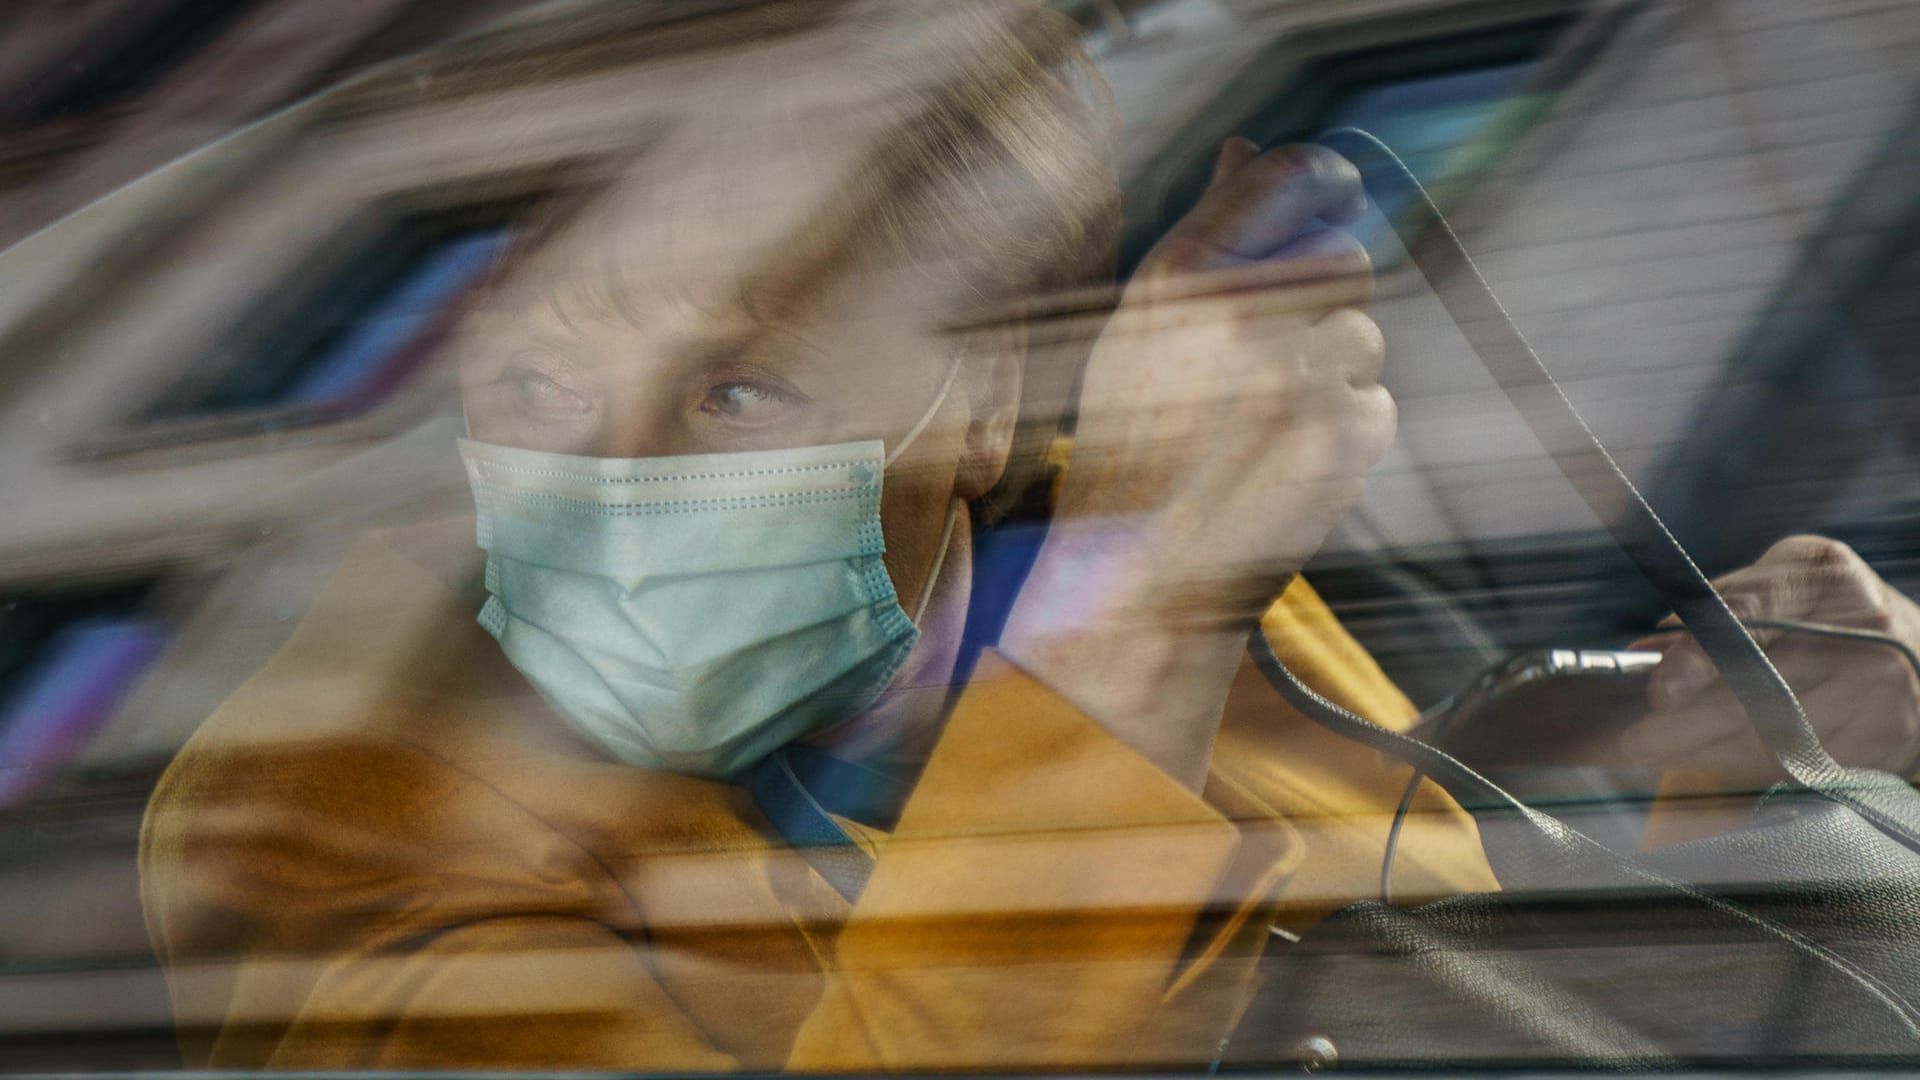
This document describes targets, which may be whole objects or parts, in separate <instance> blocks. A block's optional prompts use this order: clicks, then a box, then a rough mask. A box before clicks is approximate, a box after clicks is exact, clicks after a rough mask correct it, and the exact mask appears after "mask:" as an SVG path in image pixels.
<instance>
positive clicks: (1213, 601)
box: [1002, 140, 1396, 784]
mask: <svg viewBox="0 0 1920 1080" xmlns="http://www.w3.org/2000/svg"><path fill="white" fill-rule="evenodd" d="M1364 205H1365V204H1364V199H1363V196H1362V194H1361V188H1360V178H1359V174H1358V172H1357V171H1356V170H1355V169H1354V167H1353V166H1352V165H1351V164H1349V163H1348V162H1347V161H1346V160H1345V159H1343V158H1341V157H1339V156H1338V155H1336V154H1334V153H1332V152H1331V151H1328V150H1325V149H1323V148H1320V147H1312V146H1287V147H1281V148H1279V149H1276V150H1271V151H1268V152H1266V153H1264V154H1255V153H1254V152H1253V148H1252V145H1251V144H1250V143H1247V142H1246V141H1245V140H1233V141H1230V142H1229V143H1227V145H1226V146H1224V147H1223V148H1222V151H1221V155H1220V159H1219V162H1218V165H1217V167H1216V170H1215V175H1214V180H1213V183H1212V185H1211V186H1210V187H1209V188H1208V190H1207V192H1206V194H1205V195H1204V196H1203V197H1202V198H1201V200H1200V201H1199V203H1198V204H1197V205H1196V206H1195V207H1194V209H1193V211H1192V212H1191V213H1190V214H1188V215H1187V216H1186V217H1185V218H1184V219H1182V220H1181V221H1180V223H1179V224H1178V225H1176V226H1175V227H1174V228H1173V230H1171V231H1170V232H1169V234H1168V235H1167V236H1166V238H1165V239H1164V240H1163V241H1162V242H1161V243H1160V244H1159V245H1158V246H1157V247H1156V248H1155V249H1154V251H1153V252H1152V253H1151V254H1150V255H1149V256H1148V258H1147V260H1146V261H1145V262H1144V263H1143V264H1142V266H1141V268H1140V271H1139V273H1138V274H1137V275H1136V276H1135V278H1134V280H1133V281H1132V283H1131V284H1130V285H1129V286H1128V288H1127V290H1126V292H1125V293H1124V294H1123V296H1122V298H1121V303H1120V305H1119V308H1118V309H1117V310H1116V312H1115V313H1114V315H1113V318H1112V320H1111V322H1110V323H1109V325H1108V327H1107V328H1106V330H1105V331H1104V332H1103V333H1102V335H1101V337H1100V339H1099V341H1098V342H1097V343H1096V345H1095V347H1094V350H1093V352H1092V356H1091V358H1090V359H1089V361H1088V366H1087V370H1086V374H1085V379H1084V382H1083V388H1082V391H1081V396H1080V402H1079V410H1078V419H1077V423H1076V426H1075V429H1074V445H1073V458H1072V462H1071V464H1070V466H1069V467H1068V470H1067V475H1066V478H1065V481H1064V484H1063V487H1062V490H1061V495H1060V499H1059V502H1058V505H1057V506H1056V509H1055V515H1054V525H1053V529H1052V531H1051V532H1050V534H1049V538H1048V540H1047V543H1046V544H1045V545H1044V547H1043V548H1042V551H1041V553H1040V556H1039V559H1038V562H1037V563H1036V565H1035V569H1034V573H1033V574H1032V576H1031V577H1030V578H1029V583H1028V586H1027V588H1026V589H1025V590H1023V592H1022V594H1021V597H1020V600H1019V602H1018V603H1017V604H1016V605H1015V608H1014V611H1013V613H1012V615H1011V617H1010V619H1009V622H1008V626H1007V631H1006V633H1005V634H1004V635H1003V637H1002V651H1003V652H1006V653H1007V654H1008V655H1009V656H1010V657H1012V658H1013V659H1014V660H1015V661H1016V662H1018V663H1020V664H1021V665H1022V666H1024V667H1026V668H1027V669H1028V670H1029V671H1030V672H1032V673H1033V674H1035V675H1037V676H1039V677H1040V678H1042V679H1043V680H1044V681H1046V682H1048V683H1049V684H1050V685H1052V686H1053V688H1054V689H1055V690H1056V691H1058V692H1060V693H1061V694H1063V695H1065V696H1066V697H1067V698H1068V699H1069V700H1071V701H1073V702H1074V703H1075V704H1077V705H1079V706H1080V707H1081V708H1082V709H1083V710H1084V711H1086V712H1087V713H1088V714H1089V715H1090V716H1093V717H1094V718H1095V719H1097V720H1100V721H1101V722H1102V723H1104V724H1106V725H1107V726H1108V727H1109V728H1110V729H1112V730H1114V731H1115V733H1116V734H1118V735H1120V737H1122V738H1123V739H1125V740H1126V741H1128V742H1129V743H1130V744H1132V745H1133V746H1134V747H1135V748H1136V749H1139V750H1140V751H1141V752H1143V753H1145V754H1146V755H1147V756H1148V757H1150V758H1153V759H1154V760H1156V761H1158V762H1159V763H1161V764H1162V765H1163V767H1165V768H1167V769H1168V770H1169V771H1170V772H1173V773H1174V774H1175V775H1177V776H1180V777H1182V778H1183V779H1186V780H1188V781H1189V782H1191V783H1195V784H1197V783H1198V782H1199V780H1201V779H1203V778H1204V775H1205V766H1206V760H1207V756H1208V754H1209V753H1210V747H1211V744H1212V737H1213V731H1214V728H1215V727H1216V726H1217V725H1218V723H1219V716H1220V709H1221V705H1222V703H1223V702H1224V700H1225V695H1226V689H1227V686H1228V684H1229V682H1230V681H1231V679H1232V676H1233V672H1234V670H1235V668H1236V666H1237V664H1238V662H1239V658H1240V652H1241V646H1242V643H1243V642H1244V639H1245V636H1246V633H1247V632H1248V630H1250V629H1251V628H1252V626H1253V625H1254V623H1255V621H1256V620H1257V619H1258V618H1259V617H1260V615H1261V614H1262V613H1263V612H1264V611H1265V610H1266V608H1267V607H1268V605H1269V604H1271V603H1272V601H1273V600H1274V598H1275V597H1276V596H1278V594H1279V593H1280V592H1281V591H1282V590H1283V589H1284V588H1285V587H1286V584H1287V582H1288V580H1289V579H1290V578H1291V577H1292V576H1293V575H1294V574H1295V573H1296V572H1297V571H1298V570H1299V569H1300V567H1301V565H1302V564H1303V563H1305V561H1306V560H1307V559H1308V558H1309V557H1310V556H1311V555H1312V554H1313V553H1314V552H1315V551H1316V550H1317V549H1318V548H1319V547H1320V545H1321V543H1322V542H1323V541H1324V540H1325V539H1326V536H1327V533H1328V531H1329V530H1331V529H1332V527H1333V526H1334V524H1335V523H1337V522H1338V521H1339V519H1340V518H1341V516H1342V515H1343V514H1345V513H1346V512H1347V510H1348V509H1349V508H1351V506H1352V505H1353V503H1354V501H1355V500H1356V499H1357V498H1358V497H1359V495H1360V492H1361V485H1362V480H1363V477H1364V476H1365V474H1366V472H1367V469H1368V468H1369V467H1371V466H1372V465H1373V464H1374V462H1375V461H1377V460H1378V459H1379V457H1380V456H1381V454H1382V453H1384V452H1385V450H1386V447H1387V445H1388V443H1389V442H1390V441H1391V440H1392V438H1393V434H1394V429H1395V423H1396V417H1395V409H1394V403H1393V399H1392V398H1391V397H1390V396H1389V395H1388V394H1387V391H1386V390H1385V389H1384V388H1383V387H1382V386H1381V385H1380V382H1379V378H1380V369H1381V364H1382V361H1383V358H1384V351H1385V347H1384V343H1383V341H1382V338H1381V335H1380V331H1379V328H1378V327H1376V326H1375V325H1374V323H1373V321H1372V320H1371V319H1369V318H1368V317H1367V316H1366V315H1365V314H1363V313H1362V312H1361V311H1360V309H1359V305H1361V304H1363V303H1365V302H1366V300H1367V299H1368V297H1369V296H1370V289H1371V281H1372V276H1371V267H1370V266H1369V265H1368V262H1367V259H1366V255H1365V253H1364V251H1363V250H1362V249H1361V248H1360V246H1359V245H1358V244H1357V243H1356V242H1354V241H1353V239H1352V238H1351V237H1349V236H1347V235H1346V234H1344V233H1341V232H1338V231H1336V230H1331V229H1326V228H1324V227H1322V226H1320V225H1319V224H1318V223H1321V222H1335V223H1339V222H1347V221H1351V220H1352V219H1353V218H1355V217H1356V216H1357V215H1358V213H1359V212H1360V211H1361V210H1362V209H1363V208H1364Z"/></svg>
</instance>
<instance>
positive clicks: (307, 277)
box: [66, 158, 609, 464]
mask: <svg viewBox="0 0 1920 1080" xmlns="http://www.w3.org/2000/svg"><path fill="white" fill-rule="evenodd" d="M608 164H609V162H608V161H606V160H601V159H585V160H583V159H580V158H563V159H556V160H553V161H548V162H543V163H541V164H539V165H535V166H532V167H528V168H524V169H517V170H509V171H504V172H497V173H491V174H486V175H482V176H477V177H467V178H461V179H455V180H448V181H443V182H440V183H437V184H434V185H432V186H429V187H424V188H418V189H414V190H410V191H402V192H397V193H389V194H386V195H383V196H379V197H376V198H373V199H372V200H371V201H370V202H368V203H367V204H366V205H365V206H363V207H362V208H361V209H360V210H359V211H357V212H356V213H354V214H352V215H350V216H349V217H348V218H346V219H345V220H344V221H343V222H342V223H341V225H340V227H339V228H338V229H337V230H335V231H334V232H333V233H332V234H331V235H330V236H329V237H328V238H327V239H326V240H325V241H324V242H322V243H321V244H320V245H319V246H318V247H317V248H315V249H314V250H313V251H311V252H309V253H308V256H307V257H306V258H305V259H304V260H302V261H300V262H299V263H297V264H295V265H294V266H293V267H292V268H291V269H289V270H287V271H285V272H283V273H282V274H281V276H280V278H279V279H278V280H277V281H276V282H275V283H273V284H272V285H270V286H268V287H267V289H266V291H265V292H263V293H262V295H261V296H260V297H259V299H258V301H257V302H256V303H254V304H251V305H249V306H248V309H247V310H246V312H245V313H244V314H243V315H241V316H240V317H239V318H238V319H236V320H235V321H233V322H231V323H230V324H229V325H228V326H227V327H226V328H224V329H223V330H222V331H220V332H219V333H218V335H217V337H216V343H215V344H214V345H213V346H212V347H211V348H210V349H196V350H192V351H191V354H190V355H186V356H179V357H175V358H173V361H172V363H171V364H170V365H168V367H169V368H170V371H169V374H168V375H167V377H165V378H163V379H162V380H160V381H159V383H158V389H157V390H154V391H152V392H149V393H147V394H145V395H143V396H141V397H140V398H139V399H137V400H136V401H135V402H134V403H133V404H132V405H131V406H130V407H126V408H123V409H121V410H120V411H118V412H117V413H116V414H115V415H114V417H113V418H112V419H111V420H110V421H109V422H108V423H107V424H106V425H104V426H103V427H102V428H100V429H98V430H95V431H93V432H91V433H88V434H86V435H83V436H82V437H80V438H78V439H76V440H75V441H73V442H72V443H70V444H69V445H68V446H67V448H66V456H67V458H68V460H71V461H77V462H83V463H94V462H101V461H105V460H109V459H111V460H114V461H115V463H116V464H124V463H125V461H126V459H130V458H131V459H147V458H156V459H164V461H160V460H156V461H154V462H153V463H154V464H178V463H182V462H185V461H192V460H201V459H206V458H224V457H231V456H239V455H250V454H258V453H264V452H268V451H270V450H273V449H277V448H278V447H277V446H276V445H275V444H282V443H288V444H291V443H297V444H298V445H301V446H306V445H312V444H316V443H327V442H357V441H366V440H370V439H377V438H383V437H390V436H392V435H395V434H397V433H398V432H399V431H401V430H403V429H404V428H405V427H406V426H407V425H408V424H409V423H411V422H413V421H415V420H417V419H419V418H420V417H421V416H424V415H426V414H427V413H429V412H431V411H432V409H433V408H434V407H435V406H436V404H437V403H438V402H439V399H440V398H442V397H443V396H444V393H445V377H444V373H443V372H440V373H439V377H436V373H437V371H436V369H439V368H440V365H438V364H436V363H433V362H431V361H429V362H426V363H423V364H422V365H421V367H420V368H419V370H416V371H414V372H411V373H410V374H409V375H408V376H407V377H406V378H405V379H403V380H402V382H401V383H400V385H399V386H397V387H396V388H395V389H394V390H393V391H392V392H390V393H389V394H387V395H386V396H385V397H383V398H381V399H380V400H377V401H375V402H373V403H372V404H370V405H367V406H365V407H362V408H357V409H349V410H339V409H331V408H328V407H326V406H324V405H323V406H314V405H293V406H282V407H271V408H263V409H257V410H246V411H241V412H236V413H232V414H228V415H215V416H205V417H177V418H173V417H155V416H154V415H153V413H154V411H155V410H156V409H157V408H159V407H160V406H162V405H163V404H164V403H165V402H166V401H167V400H168V399H170V398H173V397H176V396H179V395H181V394H183V393H185V392H186V388H189V387H193V386H195V385H201V386H210V385H213V384H214V383H216V382H217V381H218V380H219V379H220V378H222V377H224V376H225V374H227V373H228V372H231V371H232V370H234V368H235V366H236V365H238V364H241V363H244V362H245V361H246V359H247V358H248V357H249V355H251V353H252V352H253V351H254V350H256V349H257V348H258V347H259V346H260V345H261V343H262V342H263V341H265V340H267V339H268V338H269V337H271V336H272V335H273V334H275V333H278V332H279V331H280V330H281V328H282V327H284V326H285V325H286V323H287V321H288V320H289V319H291V318H294V317H296V316H297V315H298V313H299V312H300V310H301V308H302V307H303V306H304V305H306V304H308V303H310V302H311V300H312V298H313V296H314V292H315V290H314V287H313V286H312V285H311V284H310V282H311V281H313V280H315V279H319V280H323V281H324V280H326V279H328V278H329V277H330V276H331V275H333V274H336V273H338V272H339V271H340V270H342V269H344V268H345V267H346V266H348V265H350V264H351V262H352V260H353V259H354V258H355V257H356V256H357V255H359V254H360V253H362V252H364V251H365V250H366V247H367V245H368V244H369V243H372V242H374V241H375V240H376V239H377V238H378V237H379V236H380V235H381V233H382V232H383V231H384V230H385V229H387V228H389V227H391V226H393V225H394V224H396V223H399V222H401V221H403V220H405V219H406V218H407V217H411V216H426V215H437V214H454V215H459V214H467V213H470V214H472V215H473V217H474V220H475V221H476V222H478V221H481V220H488V219H489V217H490V216H491V218H492V219H493V220H500V219H501V218H503V217H504V218H505V219H507V220H521V221H525V220H527V219H529V218H542V217H556V218H558V217H564V216H565V215H566V214H567V213H568V212H569V208H571V207H576V206H577V205H579V204H580V203H581V202H583V201H584V200H585V198H586V196H587V194H588V193H590V192H591V191H594V190H597V189H598V188H599V187H600V186H601V184H602V183H603V182H604V177H605V175H606V171H607V167H608ZM528 241H531V242H528ZM537 241H538V238H537V237H523V238H522V241H521V242H516V243H514V244H512V245H510V246H509V249H508V251H507V253H506V255H505V256H504V258H505V259H506V260H509V261H512V260H517V259H519V258H520V257H521V256H522V255H523V254H524V253H525V251H526V250H527V249H528V248H530V247H532V246H533V245H534V243H537ZM460 303H461V301H456V302H455V306H454V307H453V308H452V309H451V310H450V313H449V317H450V318H457V313H458V308H459V305H460ZM427 332H428V333H435V332H437V331H435V330H429V331H427ZM435 347H437V346H435ZM140 463H141V464H146V463H147V462H146V461H145V460H140Z"/></svg>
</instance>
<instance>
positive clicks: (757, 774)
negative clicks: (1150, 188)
mask: <svg viewBox="0 0 1920 1080" xmlns="http://www.w3.org/2000/svg"><path fill="white" fill-rule="evenodd" d="M1046 537H1047V526H1046V523H1045V522H1034V523H1028V522H1019V523H1003V524H1001V525H998V526H995V527H994V528H991V529H986V530H983V531H981V532H978V533H976V534H975V535H974V543H973V593H972V597H971V599H970V600H969V602H968V606H967V623H966V629H965V630H964V631H963V632H962V634H961V637H960V653H959V656H958V658H957V659H956V661H955V664H954V669H953V688H954V692H955V693H956V694H957V693H958V691H959V688H960V687H963V686H965V685H966V683H967V680H968V679H969V678H971V677H972V675H973V669H974V668H975V666H977V665H978V664H979V662H980V654H981V653H982V652H984V651H986V650H987V649H988V648H991V647H992V646H993V645H994V644H996V643H997V642H999V640H1000V632H1001V630H1003V629H1004V628H1005V627H1006V624H1007V615H1008V613H1009V612H1011V611H1012V610H1013V601H1014V599H1015V598H1016V597H1018V596H1019V595H1020V587H1021V586H1022V585H1024V584H1025V583H1026V580H1027V574H1028V573H1029V572H1031V571H1032V569H1033V560H1034V557H1035V556H1036V555H1037V554H1039V551H1040V544H1041V542H1042V541H1044V540H1045V539H1046ZM951 701H952V699H951V698H949V704H951ZM918 780H919V776H918V775H917V774H915V775H901V774H897V773H893V772H888V771H883V770H880V769H874V768H869V767H867V766H864V765H860V764H857V763H855V762H851V761H845V760H843V759H841V758H837V757H834V756H833V755H832V754H829V753H827V752H826V751H824V750H821V749H819V748H817V747H812V746H804V745H792V746H787V747H784V748H782V749H781V750H779V751H777V752H775V753H774V754H773V755H772V756H770V757H768V758H767V759H765V760H764V761H761V762H760V763H758V764H757V765H754V766H753V767H752V768H750V769H748V770H747V771H746V772H745V773H744V774H742V775H741V776H740V777H739V778H738V781H739V782H740V783H742V784H743V785H744V786H745V787H746V789H747V791H748V793H749V794H751V795H752V796H753V801H754V803H755V804H756V805H758V806H759V807H760V812H761V813H763V814H765V815H766V817H767V820H768V821H769V822H770V823H771V824H772V825H773V828H774V831H776V832H778V833H779V834H780V838H781V839H782V840H785V841H786V842H787V843H788V844H789V845H791V846H792V847H794V848H795V849H797V850H799V851H800V853H801V854H802V855H803V856H805V857H806V859H807V860H808V862H809V863H810V864H812V866H813V868H814V869H815V870H816V871H818V872H819V873H820V875H821V876H822V877H824V878H826V879H827V880H828V881H829V882H831V883H832V884H833V886H834V888H836V889H838V890H839V891H840V894H841V895H842V896H844V897H846V898H847V901H848V902H849V903H851V902H852V901H853V900H854V899H855V898H857V897H858V896H859V895H860V890H861V888H862V887H863V886H864V885H865V884H866V880H867V875H868V873H870V872H871V871H872V865H871V863H872V860H871V859H869V858H868V857H867V855H866V853H865V852H863V851H862V850H861V849H860V848H859V847H858V846H856V845H855V844H854V842H853V838H852V837H850V836H848V835H847V832H846V830H845V829H843V828H841V827H840V825H839V824H838V823H837V822H835V821H834V820H833V819H834V817H835V816H836V815H837V816H839V817H842V818H846V819H849V820H852V821H858V822H860V823H861V824H863V825H870V826H873V827H874V828H878V829H883V830H891V829H892V828H893V827H894V825H895V824H896V823H897V822H898V821H899V820H900V811H901V808H902V807H904V806H905V805H906V802H907V796H909V795H911V794H912V793H913V787H914V784H915V782H916V781H918Z"/></svg>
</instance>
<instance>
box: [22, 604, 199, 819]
mask: <svg viewBox="0 0 1920 1080" xmlns="http://www.w3.org/2000/svg"><path fill="white" fill-rule="evenodd" d="M154 584H155V582H154V580H152V579H147V580H141V581H136V582H122V583H118V584H115V585H111V586H103V587H96V588H57V589H45V590H36V589H19V590H13V591H10V592H6V593H0V807H6V806H10V805H13V804H15V803H17V802H19V801H21V800H22V799H25V798H26V797H28V796H29V795H31V794H32V793H33V792H34V791H35V790H37V789H38V788H39V787H40V786H41V785H42V784H44V783H45V782H46V781H47V780H48V779H50V778H51V777H52V776H53V775H54V774H55V773H56V772H57V770H58V769H59V768H60V767H61V766H62V765H64V764H65V763H66V762H67V761H69V760H71V759H72V757H73V756H74V755H75V754H77V753H78V752H79V751H80V750H82V749H83V748H84V747H85V746H86V745H87V742H88V741H89V740H90V739H91V738H92V737H93V735H94V734H95V733H96V732H98V731H99V730H100V728H101V727H102V726H103V725H104V724H105V723H106V722H107V720H108V718H109V717H111V716H112V715H113V713H114V710H115V709H116V708H118V707H119V705H120V704H121V702H123V701H124V700H125V699H126V697H127V695H128V694H129V693H130V692H131V691H132V690H133V688H134V687H135V686H136V685H138V683H139V681H140V678H141V676H142V675H144V674H145V673H146V671H147V669H148V668H149V667H150V666H151V665H152V664H153V662H154V661H155V660H156V659H158V657H159V656H160V653H161V651H162V650H163V649H164V648H165V647H166V644H167V641H168V639H169V637H170V636H171V631H170V629H169V627H168V626H167V625H166V624H165V623H163V622H162V621H160V620H158V619H156V618H154V617H153V616H152V615H150V614H149V613H148V612H147V609H146V601H147V599H148V598H149V596H150V595H151V593H152V591H153V586H154Z"/></svg>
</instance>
